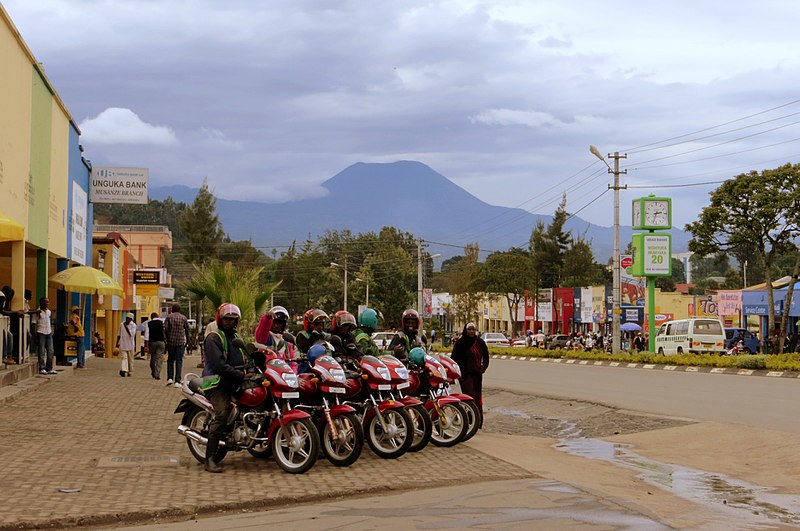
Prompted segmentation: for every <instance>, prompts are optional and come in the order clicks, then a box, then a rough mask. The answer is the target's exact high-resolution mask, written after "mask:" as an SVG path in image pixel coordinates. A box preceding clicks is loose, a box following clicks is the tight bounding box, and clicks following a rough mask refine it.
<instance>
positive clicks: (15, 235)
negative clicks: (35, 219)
mask: <svg viewBox="0 0 800 531" xmlns="http://www.w3.org/2000/svg"><path fill="white" fill-rule="evenodd" d="M23 239H25V226H24V225H22V224H21V223H17V222H16V221H14V220H13V219H11V218H10V217H8V216H6V215H5V214H3V213H2V212H0V242H17V241H22V240H23Z"/></svg>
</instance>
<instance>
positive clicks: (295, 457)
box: [270, 418, 319, 474]
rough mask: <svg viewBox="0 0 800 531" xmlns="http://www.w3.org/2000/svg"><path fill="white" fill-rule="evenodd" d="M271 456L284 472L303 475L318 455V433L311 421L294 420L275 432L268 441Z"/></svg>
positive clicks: (306, 419) (307, 419)
mask: <svg viewBox="0 0 800 531" xmlns="http://www.w3.org/2000/svg"><path fill="white" fill-rule="evenodd" d="M270 443H271V447H272V456H273V457H274V458H275V462H276V463H278V466H279V467H281V468H282V469H283V470H284V471H285V472H288V473H290V474H303V473H305V472H307V471H308V470H310V469H311V467H312V466H314V463H316V462H317V456H318V455H319V432H318V431H317V428H315V427H314V423H313V422H311V419H309V418H305V419H294V420H290V421H289V422H287V423H286V424H285V425H284V426H283V427H282V428H278V429H276V430H275V433H274V434H273V436H272V441H270Z"/></svg>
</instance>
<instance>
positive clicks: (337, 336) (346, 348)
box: [330, 310, 363, 363]
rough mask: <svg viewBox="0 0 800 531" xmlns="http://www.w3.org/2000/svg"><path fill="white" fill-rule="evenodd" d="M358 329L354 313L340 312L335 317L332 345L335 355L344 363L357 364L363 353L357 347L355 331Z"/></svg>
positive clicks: (332, 329)
mask: <svg viewBox="0 0 800 531" xmlns="http://www.w3.org/2000/svg"><path fill="white" fill-rule="evenodd" d="M355 328H356V318H355V317H354V316H353V314H352V313H350V312H346V311H344V310H340V311H338V312H336V313H335V314H334V316H333V321H332V325H331V338H330V339H331V344H332V345H333V348H334V355H335V356H336V357H338V358H341V360H342V361H343V362H345V363H346V362H350V363H357V362H358V361H359V360H360V359H361V356H362V355H363V353H362V352H360V351H359V350H358V348H357V347H356V342H355V338H354V337H353V331H354V330H355Z"/></svg>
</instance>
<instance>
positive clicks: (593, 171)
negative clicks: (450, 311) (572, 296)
mask: <svg viewBox="0 0 800 531" xmlns="http://www.w3.org/2000/svg"><path fill="white" fill-rule="evenodd" d="M0 2H2V4H3V6H4V7H5V9H6V10H7V11H8V13H9V14H10V16H11V18H12V20H13V21H14V23H15V24H16V25H17V27H18V29H19V30H20V32H21V34H22V36H23V38H24V39H25V41H26V42H27V44H28V45H29V47H30V48H31V50H32V51H33V53H34V55H35V56H36V57H37V59H38V61H40V62H42V63H43V64H44V65H45V68H46V72H47V75H48V77H49V78H50V80H51V82H52V83H53V84H54V86H55V88H56V90H57V91H58V92H59V94H60V95H61V97H62V98H63V100H64V101H65V103H66V105H67V107H68V108H69V110H70V112H71V113H72V116H73V118H74V120H75V122H76V123H78V124H79V126H80V128H81V130H82V133H83V136H82V143H83V145H84V146H85V147H86V153H85V155H86V156H87V158H89V159H91V160H92V162H93V163H94V164H96V165H118V166H143V167H148V168H150V179H151V184H152V185H155V186H159V185H167V184H174V183H175V184H186V185H190V186H195V187H197V186H199V185H200V183H201V182H202V180H203V178H207V179H208V181H209V183H210V185H211V186H212V188H213V189H214V190H215V192H216V194H217V195H218V196H220V197H225V198H228V199H251V200H262V201H268V202H283V201H287V200H292V199H299V198H304V197H312V196H318V195H320V194H322V193H324V191H323V189H321V188H320V186H319V185H320V184H321V183H322V182H323V181H325V180H326V179H328V178H329V177H331V176H333V175H334V174H336V173H337V172H339V171H341V170H342V169H344V168H345V167H347V166H349V165H350V164H353V163H355V162H359V161H363V162H389V161H395V160H401V159H411V160H418V161H421V162H424V163H426V164H428V165H430V166H431V167H432V168H434V169H435V170H437V171H438V172H440V173H442V174H444V175H445V176H446V177H448V178H449V179H451V180H452V181H454V182H455V183H457V184H458V185H459V186H461V187H463V188H465V189H466V190H468V191H469V192H471V193H473V194H474V195H476V196H477V197H479V198H480V199H482V200H484V201H486V202H489V203H492V204H497V205H504V206H512V207H515V206H519V207H521V208H525V209H527V210H530V211H531V212H535V213H543V214H552V212H553V211H554V210H555V208H556V206H557V203H558V200H559V199H560V196H561V193H562V192H567V201H568V209H569V210H570V211H572V212H575V211H579V214H578V215H579V216H580V217H582V218H584V219H587V220H589V221H592V222H594V223H597V224H600V225H611V223H612V217H611V216H612V214H611V207H612V194H611V193H610V192H607V193H605V194H603V192H604V190H606V189H607V185H608V183H609V182H610V176H609V175H608V174H607V173H606V172H605V170H604V168H605V166H603V164H602V162H600V161H599V160H597V159H596V158H595V157H594V156H592V155H591V154H590V153H589V145H590V144H594V145H596V146H597V147H598V148H599V150H600V151H601V152H602V153H604V154H606V153H609V152H613V151H620V152H621V153H627V154H628V157H627V159H624V160H622V167H623V168H626V169H627V170H628V173H627V175H625V176H623V179H622V182H623V184H627V185H628V186H630V187H631V188H629V189H628V190H626V191H623V192H622V194H621V196H622V219H623V222H627V223H629V219H630V200H631V199H632V198H634V197H640V196H642V195H647V194H649V193H656V194H659V195H668V196H670V197H673V198H674V201H675V203H676V211H675V224H676V225H678V226H682V225H683V224H685V223H687V222H690V221H693V220H694V219H695V217H696V215H697V212H698V211H699V210H700V209H701V208H702V207H703V206H704V205H705V204H706V201H707V197H708V192H709V191H710V190H712V189H713V188H714V186H715V184H703V185H700V186H684V187H675V188H655V187H653V186H663V185H670V186H675V185H689V184H695V183H709V182H711V183H713V182H718V181H720V180H723V179H726V178H729V177H732V176H735V175H737V174H739V173H743V172H747V171H750V170H753V169H755V170H761V169H765V168H774V167H777V166H780V165H782V164H785V163H787V162H798V161H799V160H798V159H800V101H798V100H800V88H798V87H800V75H799V74H800V54H798V53H797V50H798V42H797V41H798V37H797V30H796V23H797V21H798V20H800V3H797V2H789V1H786V0H762V1H760V2H758V3H757V4H753V3H752V2H745V1H740V0H731V1H728V2H725V3H718V2H696V1H691V2H690V1H688V0H675V1H672V2H641V1H632V0H631V1H609V2H598V1H589V0H573V1H568V2H567V1H563V0H537V1H531V0H523V1H512V0H509V1H505V0H498V1H468V0H460V1H436V0H429V1H421V0H420V1H417V0H406V1H401V0H386V1H382V2H376V1H367V0H335V1H311V0H283V1H278V0H275V1H270V2H258V1H254V0H249V1H248V0H225V1H222V2H221V1H219V0H214V1H206V0H191V1H189V0H36V1H35V2H34V1H31V0H0ZM587 167H588V168H587ZM633 187H644V188H633Z"/></svg>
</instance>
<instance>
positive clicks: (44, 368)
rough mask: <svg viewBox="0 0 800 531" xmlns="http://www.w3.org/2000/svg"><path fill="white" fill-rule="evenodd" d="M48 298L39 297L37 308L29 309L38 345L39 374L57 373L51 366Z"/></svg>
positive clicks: (51, 347) (51, 346) (51, 329)
mask: <svg viewBox="0 0 800 531" xmlns="http://www.w3.org/2000/svg"><path fill="white" fill-rule="evenodd" d="M49 305H50V300H49V299H48V298H47V297H42V298H41V299H39V308H37V309H36V310H31V322H32V323H33V326H34V327H35V328H36V345H37V346H38V347H39V349H38V352H39V374H58V372H57V371H56V370H55V368H54V367H53V325H52V323H51V322H50V316H51V315H52V312H50V308H48V306H49Z"/></svg>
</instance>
